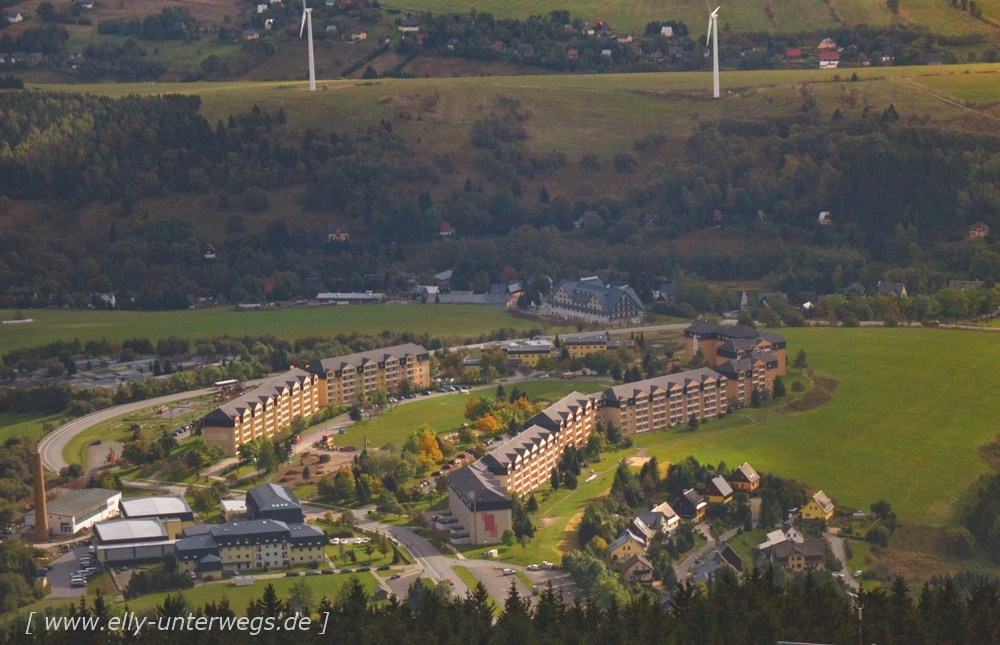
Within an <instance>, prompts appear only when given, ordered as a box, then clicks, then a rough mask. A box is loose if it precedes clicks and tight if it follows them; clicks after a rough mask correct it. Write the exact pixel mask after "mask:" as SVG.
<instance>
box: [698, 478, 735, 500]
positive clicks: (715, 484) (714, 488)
mask: <svg viewBox="0 0 1000 645" xmlns="http://www.w3.org/2000/svg"><path fill="white" fill-rule="evenodd" d="M705 493H706V494H708V495H711V496H713V497H715V496H719V497H729V496H731V495H732V494H733V488H732V487H731V486H730V485H729V482H727V481H726V480H725V478H724V477H723V476H722V475H716V476H715V477H713V478H712V480H711V481H710V482H708V486H706V487H705Z"/></svg>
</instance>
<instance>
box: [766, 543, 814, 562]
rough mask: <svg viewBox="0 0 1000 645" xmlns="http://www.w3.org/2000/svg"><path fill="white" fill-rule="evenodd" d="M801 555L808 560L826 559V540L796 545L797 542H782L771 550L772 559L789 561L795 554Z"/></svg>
mask: <svg viewBox="0 0 1000 645" xmlns="http://www.w3.org/2000/svg"><path fill="white" fill-rule="evenodd" d="M796 552H798V553H801V554H802V555H803V556H805V557H806V558H820V557H822V558H825V557H826V542H825V541H824V540H810V541H808V542H802V543H800V544H796V543H795V542H782V543H781V544H775V545H774V547H772V548H771V557H773V558H774V559H776V560H787V559H788V557H789V556H791V555H792V554H793V553H796Z"/></svg>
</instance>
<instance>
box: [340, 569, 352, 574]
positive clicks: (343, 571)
mask: <svg viewBox="0 0 1000 645" xmlns="http://www.w3.org/2000/svg"><path fill="white" fill-rule="evenodd" d="M340 572H341V573H354V571H353V570H351V569H341V570H340Z"/></svg>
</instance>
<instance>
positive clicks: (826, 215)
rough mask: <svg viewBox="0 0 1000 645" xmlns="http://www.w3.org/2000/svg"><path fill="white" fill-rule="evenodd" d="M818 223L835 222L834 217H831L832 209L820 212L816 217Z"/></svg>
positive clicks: (824, 224)
mask: <svg viewBox="0 0 1000 645" xmlns="http://www.w3.org/2000/svg"><path fill="white" fill-rule="evenodd" d="M816 223H818V224H819V225H820V226H829V225H831V224H833V218H832V217H830V211H823V212H822V213H820V214H819V217H818V218H816Z"/></svg>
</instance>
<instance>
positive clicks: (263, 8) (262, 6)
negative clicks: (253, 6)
mask: <svg viewBox="0 0 1000 645" xmlns="http://www.w3.org/2000/svg"><path fill="white" fill-rule="evenodd" d="M265 11H267V4H259V5H257V13H264V12H265Z"/></svg>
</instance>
